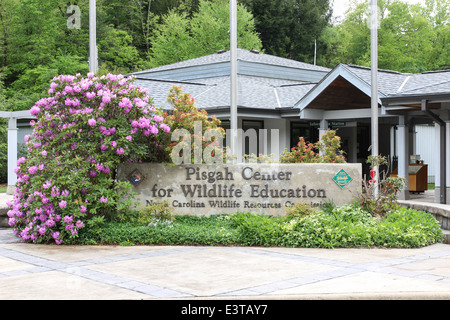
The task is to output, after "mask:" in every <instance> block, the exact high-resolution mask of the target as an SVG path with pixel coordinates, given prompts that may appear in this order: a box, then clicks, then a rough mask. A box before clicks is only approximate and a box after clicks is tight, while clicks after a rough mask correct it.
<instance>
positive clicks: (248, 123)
mask: <svg viewBox="0 0 450 320" xmlns="http://www.w3.org/2000/svg"><path fill="white" fill-rule="evenodd" d="M249 129H254V130H255V131H256V154H259V153H260V144H261V143H260V142H261V141H259V130H260V129H264V121H262V120H261V121H260V120H243V121H242V130H243V131H244V136H245V133H246V132H247V130H249ZM243 143H244V146H245V147H244V154H250V143H252V140H251V139H250V137H249V136H245V138H244V141H243ZM252 149H254V148H252Z"/></svg>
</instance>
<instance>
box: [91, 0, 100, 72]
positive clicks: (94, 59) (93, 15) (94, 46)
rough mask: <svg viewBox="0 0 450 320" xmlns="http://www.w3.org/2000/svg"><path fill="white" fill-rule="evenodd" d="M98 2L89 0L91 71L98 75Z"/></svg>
mask: <svg viewBox="0 0 450 320" xmlns="http://www.w3.org/2000/svg"><path fill="white" fill-rule="evenodd" d="M96 6H97V5H96V0H89V71H90V72H93V73H97V71H98V59H97V8H96Z"/></svg>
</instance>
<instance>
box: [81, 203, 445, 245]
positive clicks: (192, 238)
mask: <svg viewBox="0 0 450 320" xmlns="http://www.w3.org/2000/svg"><path fill="white" fill-rule="evenodd" d="M127 241H128V243H139V244H165V245H245V246H285V247H315V248H337V247H343V248H345V247H374V246H377V247H403V248H416V247H422V246H427V245H431V244H434V243H439V242H441V241H442V230H441V228H440V226H439V223H438V222H437V221H436V219H434V217H433V216H432V215H431V214H429V213H426V212H421V211H415V210H411V209H406V208H397V209H396V210H394V211H393V212H391V213H390V214H389V215H388V216H387V217H386V218H384V219H381V218H379V217H373V216H372V215H371V214H370V213H368V212H367V211H365V210H363V209H361V208H360V207H357V206H353V205H351V206H350V205H348V206H341V207H334V208H328V209H327V210H322V211H319V210H318V211H317V212H316V213H311V214H307V215H297V216H290V217H287V216H285V217H283V216H268V215H260V214H256V213H246V212H238V213H234V214H230V215H216V216H210V217H195V216H177V217H176V218H175V220H174V221H173V224H172V225H170V226H169V225H167V224H166V225H164V224H158V225H156V226H149V225H143V224H132V223H122V224H119V223H117V222H114V223H108V224H104V225H102V226H101V232H98V231H95V230H92V229H87V230H84V231H83V234H82V237H81V238H80V242H81V243H88V244H92V243H105V244H120V243H121V242H127Z"/></svg>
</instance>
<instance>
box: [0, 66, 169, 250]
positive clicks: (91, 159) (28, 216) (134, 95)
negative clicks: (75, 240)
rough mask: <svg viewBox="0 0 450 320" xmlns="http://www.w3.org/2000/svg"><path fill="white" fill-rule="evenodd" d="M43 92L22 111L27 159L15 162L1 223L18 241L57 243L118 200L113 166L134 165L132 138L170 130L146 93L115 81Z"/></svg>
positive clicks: (74, 82) (85, 81) (61, 84)
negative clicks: (28, 128)
mask: <svg viewBox="0 0 450 320" xmlns="http://www.w3.org/2000/svg"><path fill="white" fill-rule="evenodd" d="M48 93H49V97H46V98H43V99H40V100H39V101H37V102H36V104H35V105H34V106H33V107H32V108H31V109H30V114H31V115H33V116H35V117H36V118H37V119H36V120H34V121H32V122H31V125H32V127H33V134H32V135H31V136H27V137H26V140H27V147H28V152H29V156H28V158H24V157H22V158H20V159H19V160H18V161H17V168H16V169H15V172H16V174H17V177H18V180H17V181H18V182H17V185H16V194H15V196H14V199H13V201H12V202H11V203H9V206H10V208H11V209H10V210H9V211H8V217H9V224H10V226H12V227H14V231H15V233H16V235H18V236H19V237H21V238H23V239H24V240H26V241H33V242H40V241H43V242H44V241H47V242H48V241H54V242H55V243H57V244H61V243H62V242H63V241H64V239H66V238H68V237H69V238H70V237H75V236H77V235H78V232H79V231H80V229H82V228H84V227H85V225H86V223H85V222H86V219H89V218H90V217H92V216H95V214H98V213H102V212H106V210H108V209H109V208H113V206H114V204H115V203H118V202H119V201H120V198H119V196H118V192H117V190H115V189H114V188H115V186H116V185H117V181H116V180H115V177H114V175H113V174H114V172H115V169H116V168H115V167H116V166H117V164H119V163H121V162H129V161H134V159H136V157H137V156H136V154H135V152H136V151H135V150H141V149H142V148H139V145H137V143H138V142H139V141H142V140H141V139H140V138H139V137H148V136H150V135H157V134H158V133H159V132H160V130H162V132H170V128H169V127H168V126H167V125H165V124H164V123H163V120H164V118H163V117H161V116H158V115H156V109H155V108H154V107H153V106H152V105H151V103H150V100H149V97H148V91H147V90H145V89H142V88H139V87H137V86H135V85H133V79H132V78H125V77H124V76H122V75H111V74H108V75H106V76H102V77H96V76H95V75H94V74H92V73H89V74H88V75H87V77H86V78H83V77H81V75H79V74H78V75H76V76H66V75H61V76H58V77H55V78H54V79H53V82H52V83H51V84H50V89H49V91H48ZM105 190H111V191H108V192H105Z"/></svg>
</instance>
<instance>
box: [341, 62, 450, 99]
mask: <svg viewBox="0 0 450 320" xmlns="http://www.w3.org/2000/svg"><path fill="white" fill-rule="evenodd" d="M347 66H348V67H349V69H350V70H351V72H353V73H354V74H355V75H357V76H358V77H359V78H360V79H361V80H363V81H365V82H366V83H367V84H369V85H370V84H371V82H372V80H371V69H370V68H367V67H360V66H354V65H347ZM378 91H379V92H380V93H381V94H383V95H385V96H393V95H407V94H430V93H449V92H450V70H441V71H432V72H423V73H417V74H411V73H400V72H395V71H389V70H379V71H378Z"/></svg>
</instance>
